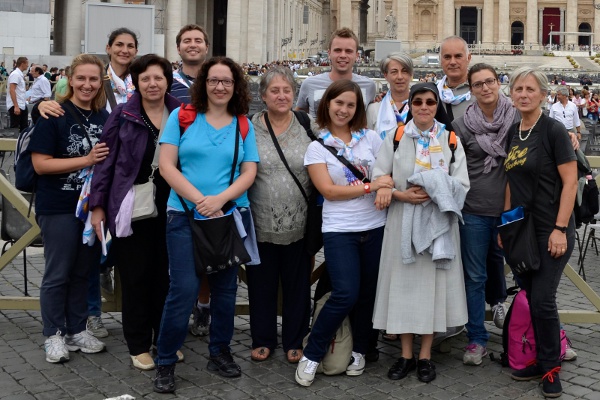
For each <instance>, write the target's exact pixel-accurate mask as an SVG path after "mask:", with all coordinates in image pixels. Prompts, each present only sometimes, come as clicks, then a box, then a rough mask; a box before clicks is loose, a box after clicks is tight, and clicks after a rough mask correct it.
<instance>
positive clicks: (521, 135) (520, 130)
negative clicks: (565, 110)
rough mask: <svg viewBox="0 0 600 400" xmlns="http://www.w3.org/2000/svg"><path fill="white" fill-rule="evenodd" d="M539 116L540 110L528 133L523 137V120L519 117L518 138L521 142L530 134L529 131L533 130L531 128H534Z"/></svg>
mask: <svg viewBox="0 0 600 400" xmlns="http://www.w3.org/2000/svg"><path fill="white" fill-rule="evenodd" d="M541 117H542V113H541V112H540V115H538V117H537V119H536V120H535V122H534V123H533V126H532V127H531V128H530V129H529V133H528V134H527V136H525V137H523V120H522V119H521V123H520V124H519V139H521V142H524V141H526V140H527V138H528V137H529V135H531V132H533V128H535V125H536V124H537V123H538V121H539V120H540V118H541Z"/></svg>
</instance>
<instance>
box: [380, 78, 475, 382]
mask: <svg viewBox="0 0 600 400" xmlns="http://www.w3.org/2000/svg"><path fill="white" fill-rule="evenodd" d="M438 96H439V95H438V90H437V87H436V86H435V84H433V83H431V82H428V83H418V84H416V85H414V86H413V87H412V88H411V89H410V95H409V98H408V103H409V105H410V111H411V114H412V119H411V120H409V121H408V123H407V124H406V126H405V127H403V128H404V132H403V135H402V137H401V138H400V140H399V141H398V147H397V149H396V150H394V139H395V137H396V135H387V136H386V138H385V140H384V142H383V144H382V146H381V150H380V152H379V154H378V156H377V162H376V163H375V169H374V171H373V175H374V177H375V178H378V177H381V176H388V175H391V176H392V177H393V179H394V188H392V189H385V188H382V189H380V190H379V191H378V192H377V198H376V201H375V204H376V206H377V207H378V208H383V207H386V206H388V205H389V210H388V219H387V223H386V226H385V233H384V238H383V248H382V250H381V262H380V265H379V280H378V282H377V295H376V299H375V310H374V314H373V325H374V328H376V329H385V330H386V331H387V332H388V333H396V334H399V335H400V340H401V344H402V355H401V357H400V358H399V359H398V361H396V363H394V365H392V367H391V368H390V369H389V371H388V377H389V378H390V379H394V380H397V379H402V378H404V377H406V376H407V375H408V373H409V372H410V371H412V370H414V369H417V377H418V379H419V380H420V381H422V382H431V381H432V380H434V379H435V378H436V372H435V366H434V365H433V363H432V361H431V347H432V342H433V335H434V333H435V332H445V331H446V327H448V326H461V325H464V324H465V322H467V304H466V300H465V289H464V280H463V273H462V267H461V255H460V237H459V232H458V220H459V217H460V209H461V208H462V206H463V202H464V198H465V195H466V192H467V191H468V189H469V177H468V173H467V163H466V158H465V152H464V150H463V147H462V145H461V143H460V141H459V140H457V143H456V149H455V151H454V152H453V151H452V150H451V149H450V146H449V143H448V137H449V135H450V132H448V131H447V130H446V126H445V125H444V124H442V123H440V122H438V121H437V120H436V119H435V118H434V117H435V115H436V112H438V105H439V97H438ZM442 209H443V210H451V212H441V211H440V210H442ZM428 216H429V217H428ZM428 228H437V230H439V232H444V233H443V235H440V236H439V237H438V236H437V235H435V234H434V233H433V232H432V230H429V229H428ZM440 246H441V247H440ZM442 248H443V249H442ZM415 334H418V335H421V348H420V351H419V354H418V359H417V355H415V354H413V339H414V335H415Z"/></svg>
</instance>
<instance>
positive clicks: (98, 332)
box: [85, 316, 108, 338]
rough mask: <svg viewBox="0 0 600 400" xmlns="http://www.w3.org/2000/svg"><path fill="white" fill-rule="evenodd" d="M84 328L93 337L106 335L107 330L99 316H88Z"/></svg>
mask: <svg viewBox="0 0 600 400" xmlns="http://www.w3.org/2000/svg"><path fill="white" fill-rule="evenodd" d="M85 329H86V330H87V331H88V333H89V334H90V335H93V336H95V337H100V338H105V337H107V336H108V331H107V330H106V328H105V327H104V323H102V318H101V317H94V316H89V317H88V319H87V323H86V324H85Z"/></svg>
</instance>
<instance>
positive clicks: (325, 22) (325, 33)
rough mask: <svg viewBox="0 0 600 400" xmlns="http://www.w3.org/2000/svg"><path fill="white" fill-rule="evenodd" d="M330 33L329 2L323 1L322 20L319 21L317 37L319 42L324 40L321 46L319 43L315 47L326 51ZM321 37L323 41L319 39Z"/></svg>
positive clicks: (327, 0)
mask: <svg viewBox="0 0 600 400" xmlns="http://www.w3.org/2000/svg"><path fill="white" fill-rule="evenodd" d="M330 33H331V2H330V0H323V19H322V20H321V34H320V35H319V42H320V41H321V40H325V41H324V42H323V45H322V46H321V44H320V43H318V44H317V45H318V46H319V49H321V48H323V49H327V45H328V44H329V34H330ZM321 37H322V38H323V39H321Z"/></svg>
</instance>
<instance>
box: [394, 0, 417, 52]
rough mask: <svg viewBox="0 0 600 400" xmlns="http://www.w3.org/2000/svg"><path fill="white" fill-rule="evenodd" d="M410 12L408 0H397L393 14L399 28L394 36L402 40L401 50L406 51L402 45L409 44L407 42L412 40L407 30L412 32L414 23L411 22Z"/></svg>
mask: <svg viewBox="0 0 600 400" xmlns="http://www.w3.org/2000/svg"><path fill="white" fill-rule="evenodd" d="M411 13H412V11H409V7H408V0H398V2H397V3H396V9H395V10H394V16H395V17H396V21H397V24H398V25H397V26H398V28H399V29H397V33H396V35H397V36H396V38H397V39H398V40H400V41H401V42H402V50H404V51H408V49H407V48H405V47H404V46H407V45H409V42H410V41H412V40H414V38H413V37H411V35H410V34H409V32H413V30H414V29H415V24H414V23H412V21H411V18H410V14H411ZM413 21H414V20H413ZM401 27H403V28H401ZM409 46H410V45H409Z"/></svg>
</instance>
